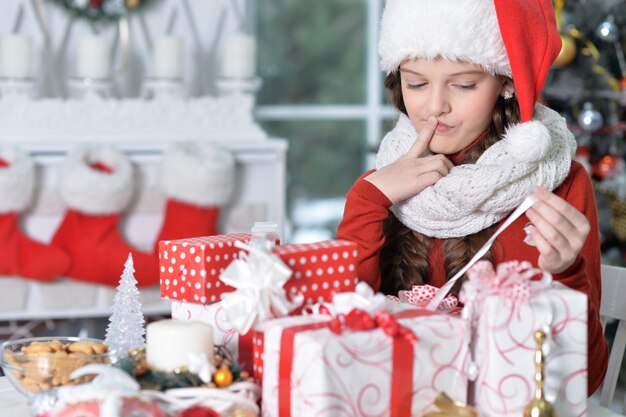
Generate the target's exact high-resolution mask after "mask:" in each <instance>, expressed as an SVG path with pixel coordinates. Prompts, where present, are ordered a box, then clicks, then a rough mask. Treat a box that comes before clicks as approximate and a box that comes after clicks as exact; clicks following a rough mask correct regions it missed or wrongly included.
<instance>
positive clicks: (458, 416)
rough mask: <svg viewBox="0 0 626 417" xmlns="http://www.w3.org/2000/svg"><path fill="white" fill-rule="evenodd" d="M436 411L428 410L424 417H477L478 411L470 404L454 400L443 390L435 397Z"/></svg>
mask: <svg viewBox="0 0 626 417" xmlns="http://www.w3.org/2000/svg"><path fill="white" fill-rule="evenodd" d="M435 405H436V406H437V407H439V410H438V411H430V412H428V413H426V414H424V417H478V412H477V411H476V409H475V408H474V407H472V406H469V405H467V404H464V403H462V402H459V401H454V400H453V399H452V398H450V397H448V395H447V394H446V393H445V392H442V393H440V394H439V395H438V396H437V398H435Z"/></svg>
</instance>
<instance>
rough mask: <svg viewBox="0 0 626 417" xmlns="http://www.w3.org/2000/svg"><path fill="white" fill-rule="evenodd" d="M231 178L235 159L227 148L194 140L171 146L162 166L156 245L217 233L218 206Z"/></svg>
mask: <svg viewBox="0 0 626 417" xmlns="http://www.w3.org/2000/svg"><path fill="white" fill-rule="evenodd" d="M234 178H235V161H234V158H233V156H232V155H231V154H230V152H228V151H224V150H220V149H217V148H215V147H213V146H209V145H197V144H193V143H181V144H177V145H175V146H173V147H172V148H170V149H169V150H168V151H167V152H166V153H165V155H164V156H163V165H162V169H161V187H162V189H163V192H164V194H165V196H166V198H167V205H166V207H165V218H164V220H163V226H162V227H161V232H160V233H159V236H158V239H157V242H156V243H157V245H158V242H159V241H161V240H173V239H184V238H188V237H197V236H208V235H215V234H217V233H218V229H217V219H218V216H219V209H220V206H222V205H223V204H224V203H226V202H227V201H228V199H229V198H230V195H231V194H232V191H233V188H234ZM155 251H156V252H158V249H156V248H155Z"/></svg>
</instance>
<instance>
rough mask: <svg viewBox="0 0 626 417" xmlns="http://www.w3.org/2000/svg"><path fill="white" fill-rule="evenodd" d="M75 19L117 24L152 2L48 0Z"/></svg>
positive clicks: (135, 0)
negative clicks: (130, 13) (129, 14)
mask: <svg viewBox="0 0 626 417" xmlns="http://www.w3.org/2000/svg"><path fill="white" fill-rule="evenodd" d="M49 1H51V2H52V3H54V4H56V5H58V6H60V7H62V8H63V9H65V10H66V11H67V12H68V13H69V14H71V15H72V16H73V17H75V18H81V19H87V20H89V21H90V22H91V23H105V22H106V23H111V22H117V21H118V20H119V19H120V18H122V17H124V16H126V15H127V14H128V13H129V12H134V11H138V10H140V9H142V8H144V7H145V6H146V5H147V4H149V3H153V0H49Z"/></svg>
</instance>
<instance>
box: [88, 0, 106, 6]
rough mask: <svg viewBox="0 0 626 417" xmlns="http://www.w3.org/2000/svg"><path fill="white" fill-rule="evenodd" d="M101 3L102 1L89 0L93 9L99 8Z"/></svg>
mask: <svg viewBox="0 0 626 417" xmlns="http://www.w3.org/2000/svg"><path fill="white" fill-rule="evenodd" d="M103 1H104V0H89V3H91V5H92V6H93V7H100V6H101V5H102V2H103Z"/></svg>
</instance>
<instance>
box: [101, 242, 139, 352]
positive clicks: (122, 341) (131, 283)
mask: <svg viewBox="0 0 626 417" xmlns="http://www.w3.org/2000/svg"><path fill="white" fill-rule="evenodd" d="M134 273H135V269H134V267H133V257H132V256H131V255H130V254H128V259H127V260H126V263H125V264H124V272H123V273H122V276H121V278H120V284H119V285H118V286H117V293H116V294H115V297H114V298H113V314H112V315H111V317H110V318H109V326H108V327H107V331H106V339H105V341H106V343H107V344H108V345H109V346H110V347H111V349H112V350H114V351H115V352H117V354H116V355H115V356H117V357H125V356H126V354H127V353H128V351H130V350H132V349H136V348H140V347H143V346H144V345H145V343H146V342H145V339H144V335H145V333H146V330H145V328H144V323H145V320H144V317H143V313H142V312H141V303H140V301H139V290H138V289H137V280H136V279H135V276H134Z"/></svg>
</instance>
